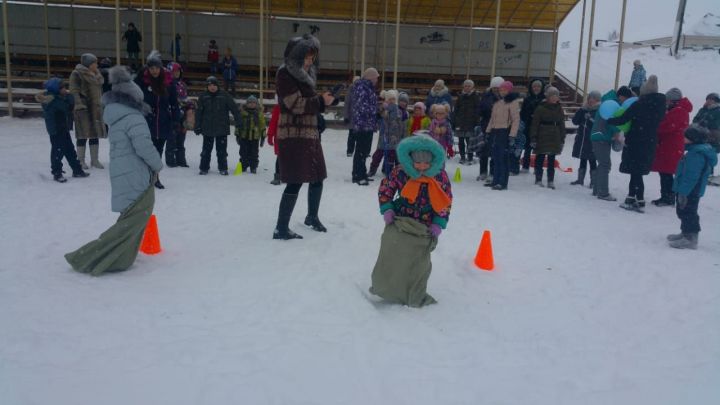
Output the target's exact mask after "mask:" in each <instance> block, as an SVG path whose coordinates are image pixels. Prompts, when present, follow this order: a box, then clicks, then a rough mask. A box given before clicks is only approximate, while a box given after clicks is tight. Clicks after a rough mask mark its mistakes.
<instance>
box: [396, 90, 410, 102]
mask: <svg viewBox="0 0 720 405" xmlns="http://www.w3.org/2000/svg"><path fill="white" fill-rule="evenodd" d="M402 101H404V102H405V104H410V96H408V94H407V93H405V92H404V91H401V92H400V94H398V103H399V102H402Z"/></svg>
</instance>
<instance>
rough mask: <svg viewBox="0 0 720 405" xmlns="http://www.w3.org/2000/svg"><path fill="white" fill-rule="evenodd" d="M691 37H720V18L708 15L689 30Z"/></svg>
mask: <svg viewBox="0 0 720 405" xmlns="http://www.w3.org/2000/svg"><path fill="white" fill-rule="evenodd" d="M687 33H688V34H690V35H703V36H710V37H720V16H716V15H713V14H710V13H707V14H705V15H704V16H703V18H702V19H700V21H698V22H696V23H695V24H693V25H692V26H690V27H689V28H688V30H687Z"/></svg>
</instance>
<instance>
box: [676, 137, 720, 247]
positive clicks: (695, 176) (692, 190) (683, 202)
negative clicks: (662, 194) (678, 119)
mask: <svg viewBox="0 0 720 405" xmlns="http://www.w3.org/2000/svg"><path fill="white" fill-rule="evenodd" d="M709 135H710V132H709V131H708V130H707V129H705V128H703V127H700V126H698V125H692V126H690V128H688V129H686V130H685V155H684V156H683V157H682V159H681V160H680V163H679V164H678V167H677V171H676V172H675V181H674V182H673V191H674V192H675V193H676V194H677V201H676V204H675V209H676V212H677V216H678V218H680V230H681V233H679V234H674V235H668V237H667V239H668V241H669V242H670V246H672V247H674V248H677V249H697V244H698V233H699V232H700V216H698V204H699V203H700V197H702V196H703V195H704V194H705V186H706V185H707V182H708V177H709V176H710V173H711V172H712V169H713V167H715V165H717V162H718V159H717V154H716V153H715V150H714V149H713V148H712V147H711V146H710V144H708V143H707V141H708V137H709Z"/></svg>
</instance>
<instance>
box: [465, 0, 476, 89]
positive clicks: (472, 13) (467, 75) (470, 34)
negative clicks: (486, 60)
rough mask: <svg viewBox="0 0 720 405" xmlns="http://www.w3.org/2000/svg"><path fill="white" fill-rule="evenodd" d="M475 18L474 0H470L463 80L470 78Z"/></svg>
mask: <svg viewBox="0 0 720 405" xmlns="http://www.w3.org/2000/svg"><path fill="white" fill-rule="evenodd" d="M474 18H475V0H472V1H471V2H470V29H469V31H468V45H467V47H468V49H467V56H466V57H465V62H467V66H466V67H465V78H466V79H469V78H470V58H472V38H473V19H474Z"/></svg>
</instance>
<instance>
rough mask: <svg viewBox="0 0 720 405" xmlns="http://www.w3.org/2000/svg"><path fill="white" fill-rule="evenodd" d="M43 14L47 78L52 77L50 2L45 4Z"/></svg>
mask: <svg viewBox="0 0 720 405" xmlns="http://www.w3.org/2000/svg"><path fill="white" fill-rule="evenodd" d="M43 14H44V17H45V69H46V70H47V76H48V78H49V77H50V32H49V27H48V2H47V0H45V1H44V2H43Z"/></svg>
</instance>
